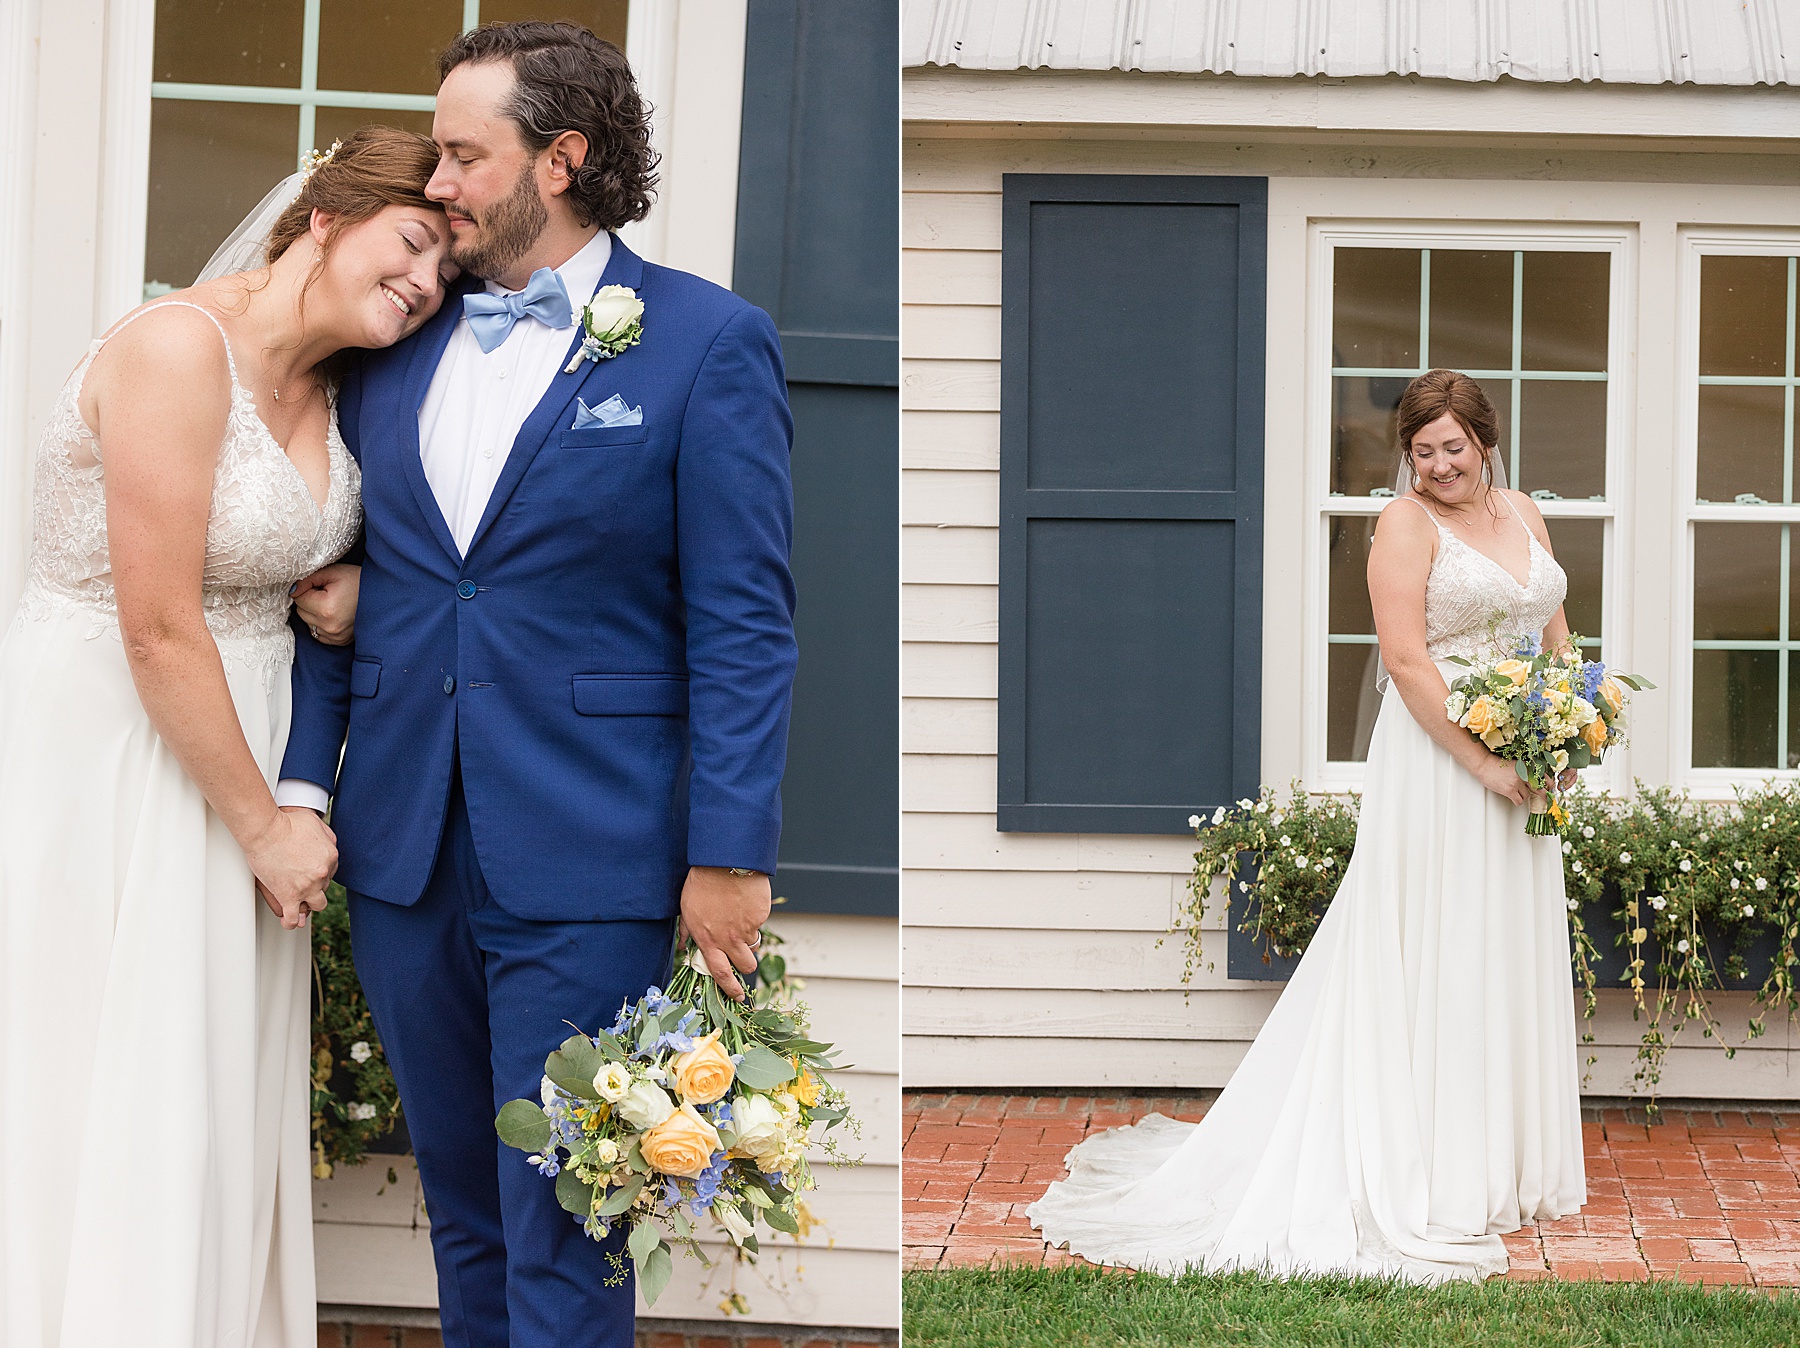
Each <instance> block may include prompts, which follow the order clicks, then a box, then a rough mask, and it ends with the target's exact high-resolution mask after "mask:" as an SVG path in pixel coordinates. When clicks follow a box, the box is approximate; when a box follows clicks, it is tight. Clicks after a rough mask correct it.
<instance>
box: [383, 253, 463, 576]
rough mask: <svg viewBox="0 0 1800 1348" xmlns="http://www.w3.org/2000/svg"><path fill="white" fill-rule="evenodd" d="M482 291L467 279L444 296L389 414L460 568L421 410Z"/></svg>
mask: <svg viewBox="0 0 1800 1348" xmlns="http://www.w3.org/2000/svg"><path fill="white" fill-rule="evenodd" d="M480 288H481V282H480V281H479V280H478V279H476V278H475V277H472V276H469V277H464V278H463V279H461V280H459V281H458V282H457V283H456V285H454V286H453V287H451V289H450V292H449V293H448V294H447V295H445V296H444V303H443V305H442V306H441V307H440V308H439V309H438V311H437V312H436V313H435V314H433V315H432V316H431V321H430V322H429V323H427V324H426V325H425V326H424V327H423V328H421V329H420V330H419V335H418V336H417V337H415V338H414V339H413V344H412V357H411V359H410V360H409V361H408V362H407V366H406V373H405V376H404V382H403V388H402V397H401V400H400V405H399V406H398V407H395V408H392V409H391V410H389V412H388V415H391V416H394V417H397V418H399V420H400V422H401V426H400V466H401V470H402V471H403V472H405V474H406V482H407V485H408V486H410V487H411V488H412V493H413V498H414V499H415V500H416V501H417V502H418V503H419V513H420V514H422V515H424V517H425V521H426V523H427V524H428V525H429V526H430V528H431V536H432V537H433V538H435V539H437V541H438V545H439V546H440V547H442V548H443V549H444V551H445V552H446V553H448V554H449V555H450V559H451V560H452V561H453V562H455V563H456V565H457V567H458V569H461V567H462V561H463V558H462V554H461V553H460V552H458V551H457V550H456V539H455V538H453V537H452V536H451V533H450V526H449V524H447V523H446V522H445V520H444V512H443V509H442V507H440V506H439V505H438V500H437V494H436V493H435V492H433V491H432V490H431V483H430V482H429V481H427V480H426V478H425V461H424V460H423V459H422V458H421V457H420V455H419V450H420V446H419V408H420V407H422V406H423V405H424V403H425V394H426V393H427V392H428V391H429V390H430V388H431V377H432V375H434V374H436V373H437V367H438V362H439V361H441V360H443V358H444V348H446V347H447V346H449V345H450V336H451V334H452V333H454V332H455V331H456V324H457V322H458V320H459V319H461V318H462V307H463V296H464V295H467V294H469V293H471V292H472V291H475V290H479V289H480Z"/></svg>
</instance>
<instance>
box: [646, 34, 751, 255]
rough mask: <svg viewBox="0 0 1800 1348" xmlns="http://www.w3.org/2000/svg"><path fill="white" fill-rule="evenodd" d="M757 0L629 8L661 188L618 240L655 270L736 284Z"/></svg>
mask: <svg viewBox="0 0 1800 1348" xmlns="http://www.w3.org/2000/svg"><path fill="white" fill-rule="evenodd" d="M748 21H749V0H660V2H659V3H654V4H645V3H640V4H635V5H633V6H632V7H631V12H630V21H629V26H628V28H627V30H626V38H625V54H626V57H627V59H629V60H630V62H631V68H632V70H633V71H634V72H635V73H636V75H637V80H638V87H639V89H640V90H641V91H642V93H643V95H644V97H645V98H646V99H647V100H648V101H649V103H650V105H651V108H652V114H651V125H652V135H653V137H654V140H655V144H656V148H657V149H658V150H659V151H661V153H662V156H663V158H662V166H661V169H660V172H661V175H662V182H661V185H660V187H659V188H658V192H657V200H656V204H655V205H654V206H653V207H652V208H651V211H650V215H649V217H648V218H647V219H645V220H641V221H639V222H637V223H636V224H632V225H627V226H626V227H625V228H624V229H623V230H621V231H620V236H621V237H622V238H623V239H624V240H625V242H626V244H627V245H629V246H630V247H631V248H632V249H634V250H635V251H636V252H638V253H639V254H641V255H642V256H644V257H646V258H648V259H649V260H650V261H652V262H660V263H662V264H663V265H665V266H669V267H679V268H681V269H682V270H683V271H691V272H694V273H695V274H697V275H700V276H704V277H705V278H706V279H707V280H709V281H714V282H717V283H718V284H719V285H722V286H729V285H730V284H731V267H732V258H733V255H734V254H735V252H736V245H737V177H738V149H739V144H740V142H741V139H742V125H743V95H744V34H745V27H746V25H747V23H748Z"/></svg>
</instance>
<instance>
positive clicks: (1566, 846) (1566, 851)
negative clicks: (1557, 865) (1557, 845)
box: [1563, 838, 1575, 856]
mask: <svg viewBox="0 0 1800 1348" xmlns="http://www.w3.org/2000/svg"><path fill="white" fill-rule="evenodd" d="M1574 851H1575V844H1574V843H1572V842H1570V841H1569V840H1568V839H1567V838H1564V839H1563V855H1564V856H1569V855H1570V854H1572V853H1573V852H1574Z"/></svg>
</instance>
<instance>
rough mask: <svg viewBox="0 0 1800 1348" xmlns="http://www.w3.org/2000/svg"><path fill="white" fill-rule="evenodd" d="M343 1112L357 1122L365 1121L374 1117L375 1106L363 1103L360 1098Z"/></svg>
mask: <svg viewBox="0 0 1800 1348" xmlns="http://www.w3.org/2000/svg"><path fill="white" fill-rule="evenodd" d="M344 1112H345V1113H347V1114H348V1115H349V1116H350V1117H351V1119H353V1120H354V1121H355V1122H357V1123H367V1122H368V1121H369V1120H370V1119H372V1118H374V1117H375V1106H374V1105H365V1104H364V1103H363V1102H362V1101H361V1100H358V1101H356V1102H354V1103H353V1104H352V1105H351V1106H350V1108H349V1109H347V1110H346V1111H344Z"/></svg>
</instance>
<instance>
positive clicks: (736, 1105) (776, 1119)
mask: <svg viewBox="0 0 1800 1348" xmlns="http://www.w3.org/2000/svg"><path fill="white" fill-rule="evenodd" d="M731 1126H732V1128H733V1129H735V1130H736V1132H737V1149H738V1150H739V1151H741V1152H743V1153H744V1154H745V1155H746V1156H749V1157H751V1158H753V1159H754V1160H755V1161H756V1162H757V1164H758V1165H761V1164H762V1163H763V1161H764V1160H765V1159H768V1160H773V1159H774V1158H775V1157H777V1156H779V1155H780V1154H781V1149H782V1148H783V1147H784V1146H786V1145H787V1130H786V1128H784V1127H783V1126H782V1118H781V1108H780V1106H778V1105H777V1104H776V1103H775V1102H774V1101H773V1100H771V1099H770V1098H769V1097H768V1096H766V1095H740V1096H739V1097H738V1098H737V1099H736V1100H735V1101H733V1102H732V1106H731Z"/></svg>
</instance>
